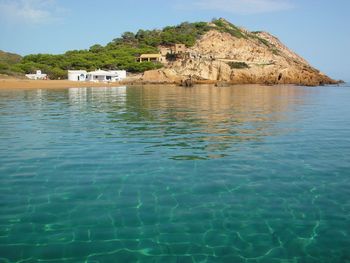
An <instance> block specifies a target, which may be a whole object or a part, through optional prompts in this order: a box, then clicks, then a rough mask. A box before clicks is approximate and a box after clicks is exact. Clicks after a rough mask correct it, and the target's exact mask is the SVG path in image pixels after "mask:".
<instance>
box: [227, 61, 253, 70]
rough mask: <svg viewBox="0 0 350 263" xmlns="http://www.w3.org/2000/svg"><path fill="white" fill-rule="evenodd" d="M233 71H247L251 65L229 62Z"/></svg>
mask: <svg viewBox="0 0 350 263" xmlns="http://www.w3.org/2000/svg"><path fill="white" fill-rule="evenodd" d="M227 64H228V65H229V66H230V67H231V68H232V69H245V68H249V65H248V64H247V63H245V62H228V63H227Z"/></svg>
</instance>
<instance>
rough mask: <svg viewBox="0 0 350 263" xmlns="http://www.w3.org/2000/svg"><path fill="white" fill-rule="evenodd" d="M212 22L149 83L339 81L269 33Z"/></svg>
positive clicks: (147, 77)
mask: <svg viewBox="0 0 350 263" xmlns="http://www.w3.org/2000/svg"><path fill="white" fill-rule="evenodd" d="M219 22H220V23H216V24H213V23H209V25H210V26H211V28H212V29H211V30H210V31H208V32H207V33H205V34H204V35H203V36H201V37H200V38H199V39H198V40H197V42H196V43H195V45H194V46H192V47H190V48H187V50H186V52H185V54H182V55H181V56H178V59H177V60H176V61H173V62H168V63H166V64H165V66H164V68H162V69H160V70H153V71H147V72H145V73H144V75H143V76H142V80H143V81H145V82H179V81H181V80H183V79H187V78H191V79H193V80H194V81H198V82H218V83H232V84H268V85H273V84H297V85H310V86H316V85H325V84H335V83H337V81H335V80H333V79H331V78H329V77H328V76H326V75H325V74H323V73H321V72H320V71H319V70H317V69H315V68H313V67H312V66H311V65H310V64H309V63H308V62H307V61H306V60H304V59H303V58H301V57H300V56H298V55H297V54H295V53H294V52H293V51H291V50H290V49H288V48H287V47H286V46H285V45H283V44H282V43H281V42H280V41H279V40H278V39H277V38H276V37H274V36H272V35H271V34H269V33H267V32H249V31H248V30H246V29H243V28H238V27H236V26H234V25H232V24H231V23H229V22H227V21H226V20H224V19H220V20H219Z"/></svg>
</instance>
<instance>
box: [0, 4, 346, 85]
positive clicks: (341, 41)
mask: <svg viewBox="0 0 350 263" xmlns="http://www.w3.org/2000/svg"><path fill="white" fill-rule="evenodd" d="M220 17H223V18H225V19H227V20H229V21H230V22H232V23H234V24H235V25H238V26H242V27H245V28H247V29H249V30H252V31H253V30H264V31H268V32H270V33H272V34H273V35H275V36H277V37H278V38H279V39H280V40H281V41H282V42H283V43H284V44H286V45H287V46H288V47H289V48H291V49H292V50H293V51H295V52H296V53H298V54H299V55H301V56H302V57H304V58H305V59H306V60H307V61H309V62H310V63H311V65H313V66H315V67H316V68H318V69H320V70H321V71H322V72H324V73H326V74H328V75H329V76H331V77H333V78H336V79H343V80H345V81H350V0H333V1H330V0H171V1H165V0H124V1H120V0H98V1H96V0H95V1H92V0H0V50H4V51H8V52H13V53H18V54H21V55H27V54H33V53H53V54H59V53H64V52H65V51H67V50H72V49H87V48H89V47H90V46H92V45H94V44H102V45H105V44H107V43H108V42H110V41H111V40H113V39H114V38H116V37H119V36H120V35H121V34H122V33H123V32H125V31H132V32H136V31H137V30H138V29H155V28H162V27H164V26H168V25H177V24H179V23H181V22H184V21H188V22H195V21H210V20H211V19H213V18H220Z"/></svg>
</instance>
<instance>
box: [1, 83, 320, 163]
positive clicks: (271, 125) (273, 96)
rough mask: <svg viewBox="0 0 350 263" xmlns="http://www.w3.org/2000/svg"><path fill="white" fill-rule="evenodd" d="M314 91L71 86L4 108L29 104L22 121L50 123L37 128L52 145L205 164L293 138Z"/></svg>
mask: <svg viewBox="0 0 350 263" xmlns="http://www.w3.org/2000/svg"><path fill="white" fill-rule="evenodd" d="M316 92H317V90H316V89H305V88H298V87H292V86H290V87H288V86H284V87H279V86H274V87H261V86H235V87H224V88H217V87H213V86H199V87H194V88H182V87H164V86H147V87H136V86H135V87H128V88H126V87H117V88H111V87H108V88H73V89H68V90H33V91H16V92H8V93H4V96H7V97H8V100H7V101H6V104H7V106H6V105H4V107H5V106H6V107H12V106H11V105H12V104H11V103H12V101H13V102H15V101H16V99H20V100H21V101H24V102H25V103H27V104H28V103H29V104H30V105H31V106H30V112H28V114H26V119H30V118H36V119H43V120H45V119H49V120H50V122H44V121H43V122H40V123H39V124H38V125H37V127H34V128H35V129H39V130H46V131H48V130H49V131H52V133H45V134H46V135H45V136H52V140H55V139H56V137H55V136H56V135H57V134H58V133H59V134H61V135H62V134H63V135H64V134H69V133H74V134H76V142H78V141H79V140H80V139H79V138H83V137H84V136H85V137H96V138H97V139H98V140H108V142H109V143H110V145H113V144H115V145H116V148H118V146H121V145H126V144H127V145H129V146H130V147H129V149H131V150H132V152H131V153H130V156H132V155H133V154H147V155H148V154H149V155H155V157H159V156H163V157H169V158H173V159H207V158H218V157H223V156H225V155H230V154H233V153H234V152H237V151H240V150H241V149H243V148H245V147H248V146H249V147H250V146H252V145H253V146H254V147H258V146H259V144H262V143H264V142H265V141H266V140H269V139H271V138H274V136H277V135H283V134H285V133H288V132H290V130H291V128H293V118H295V116H296V115H297V114H296V110H297V108H298V107H300V106H301V105H302V104H303V101H304V100H305V99H307V98H310V96H307V95H308V93H312V94H314V93H316ZM17 108H18V109H20V107H17ZM56 120H57V122H56ZM3 132H6V130H3ZM33 132H34V130H33ZM61 135H60V136H61Z"/></svg>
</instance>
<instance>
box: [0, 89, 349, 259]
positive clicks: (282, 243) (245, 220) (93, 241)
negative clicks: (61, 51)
mask: <svg viewBox="0 0 350 263" xmlns="http://www.w3.org/2000/svg"><path fill="white" fill-rule="evenodd" d="M349 101H350V89H349V88H346V87H318V88H306V87H290V86H280V87H279V86H277V87H262V86H235V87H224V88H216V87H212V86H201V87H195V88H180V87H162V86H157V87H152V86H149V87H136V86H132V87H119V88H71V89H64V90H46V89H42V90H1V91H0V209H1V210H0V211H1V212H0V262H26V263H30V262H89V263H93V262H94V263H95V262H167V263H168V262H169V263H171V262H177V263H187V262H189V263H192V262H193V263H198V262H230V263H236V262H237V263H239V262H247V263H264V262H270V263H274V262H276V263H277V262H281V263H282V262H283V263H292V262H300V263H304V262H315V263H316V262H317V263H320V262H324V263H329V262H350V249H349V248H350V180H349V177H350V136H349V135H350V118H349V116H350V107H349Z"/></svg>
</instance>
